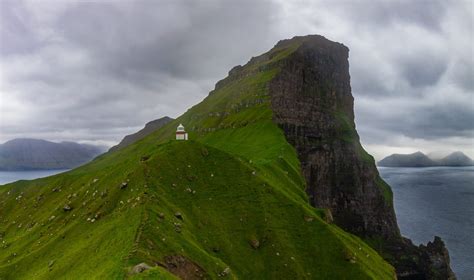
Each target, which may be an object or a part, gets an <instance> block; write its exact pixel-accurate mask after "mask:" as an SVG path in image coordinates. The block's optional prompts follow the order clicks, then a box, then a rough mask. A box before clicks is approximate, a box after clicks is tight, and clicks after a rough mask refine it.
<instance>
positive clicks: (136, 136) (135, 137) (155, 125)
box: [109, 116, 173, 152]
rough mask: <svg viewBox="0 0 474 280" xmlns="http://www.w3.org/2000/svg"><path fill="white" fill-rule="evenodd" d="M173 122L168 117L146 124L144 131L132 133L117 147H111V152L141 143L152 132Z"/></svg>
mask: <svg viewBox="0 0 474 280" xmlns="http://www.w3.org/2000/svg"><path fill="white" fill-rule="evenodd" d="M172 120H173V119H172V118H170V117H168V116H165V117H162V118H159V119H156V120H153V121H150V122H147V123H146V124H145V127H143V128H142V129H140V130H139V131H137V132H135V133H132V134H129V135H127V136H125V137H124V138H123V139H122V140H121V141H120V143H118V144H117V145H115V146H113V147H111V148H110V149H109V152H113V151H116V150H119V149H123V148H125V147H126V146H128V145H130V144H133V143H135V142H136V141H139V140H140V139H143V138H144V137H146V136H147V135H149V134H151V133H152V132H154V131H155V130H157V129H159V128H161V127H163V126H164V125H166V124H167V123H169V122H170V121H172Z"/></svg>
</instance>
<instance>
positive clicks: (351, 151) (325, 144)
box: [269, 35, 454, 279]
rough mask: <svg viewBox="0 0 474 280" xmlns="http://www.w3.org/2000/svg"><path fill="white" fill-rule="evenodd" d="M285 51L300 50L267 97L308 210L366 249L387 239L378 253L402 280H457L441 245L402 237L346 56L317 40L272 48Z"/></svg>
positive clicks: (338, 47) (286, 42)
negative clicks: (290, 150)
mask: <svg viewBox="0 0 474 280" xmlns="http://www.w3.org/2000/svg"><path fill="white" fill-rule="evenodd" d="M288 48H296V49H295V51H294V52H293V53H292V54H291V55H289V56H288V58H287V59H285V60H282V61H281V62H280V65H279V66H280V72H279V74H278V75H277V76H276V77H275V78H274V79H273V80H272V81H271V82H270V84H269V94H270V97H271V105H272V109H273V113H274V116H273V119H274V121H275V122H276V123H278V125H279V126H280V127H281V128H282V130H283V131H284V133H285V136H286V138H287V140H288V142H289V143H290V144H292V145H293V146H294V147H295V148H296V150H297V153H298V157H299V159H300V161H301V168H302V173H303V175H304V177H305V179H306V183H307V189H306V191H307V193H308V195H309V197H310V203H311V204H312V205H313V206H315V207H321V208H327V209H330V210H331V212H332V215H333V217H334V221H335V223H336V224H337V225H339V226H340V227H342V228H343V229H345V230H347V231H349V232H352V233H354V234H356V235H359V236H361V237H362V238H364V239H366V240H368V241H369V243H370V240H384V242H379V248H378V249H379V251H381V253H382V254H383V255H386V256H387V259H388V260H389V261H390V262H391V263H392V264H393V265H394V266H395V267H396V269H397V272H398V275H399V277H400V278H405V279H448V278H453V277H454V275H453V273H452V271H451V269H450V268H449V255H448V253H447V250H446V248H445V247H444V244H443V242H442V241H441V239H439V238H436V239H435V241H434V243H430V244H428V246H427V247H424V246H421V247H419V248H418V247H415V246H414V245H412V243H411V242H410V241H409V240H406V239H403V238H402V237H401V236H400V232H399V229H398V225H397V221H396V217H395V213H394V209H393V199H392V192H391V190H390V187H389V186H388V185H387V184H386V183H385V182H384V181H383V180H382V179H381V178H380V176H379V174H378V171H377V168H376V167H375V163H374V160H373V158H372V156H370V155H369V154H367V153H366V152H365V150H364V149H363V148H362V146H361V144H360V142H359V136H358V134H357V132H356V130H355V124H354V111H353V97H352V94H351V87H350V76H349V63H348V53H349V49H348V48H347V47H345V46H344V45H342V44H339V43H336V42H332V41H329V40H327V39H325V38H324V37H322V36H316V35H315V36H306V37H295V38H293V39H291V40H283V41H280V42H279V43H278V44H277V45H276V46H275V49H288ZM376 249H377V248H376Z"/></svg>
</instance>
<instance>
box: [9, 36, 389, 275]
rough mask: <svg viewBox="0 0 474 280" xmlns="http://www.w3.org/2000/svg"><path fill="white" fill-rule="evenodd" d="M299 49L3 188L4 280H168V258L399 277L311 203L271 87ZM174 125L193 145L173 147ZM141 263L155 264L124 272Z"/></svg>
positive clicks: (248, 271) (265, 270)
mask: <svg viewBox="0 0 474 280" xmlns="http://www.w3.org/2000/svg"><path fill="white" fill-rule="evenodd" d="M294 48H295V46H293V45H290V46H288V47H287V48H286V49H279V50H274V51H273V52H272V53H271V55H270V56H269V57H268V59H266V60H259V61H258V62H255V63H250V64H249V65H246V66H244V69H243V70H242V71H249V73H250V72H252V75H248V76H246V75H243V77H242V78H239V79H229V78H228V79H227V81H226V83H225V84H224V85H223V86H222V87H220V88H219V89H217V90H215V91H214V92H212V94H211V95H209V96H208V97H207V98H206V99H205V100H204V101H203V102H201V103H200V104H198V105H196V106H194V107H193V108H191V109H190V110H188V111H187V112H186V113H185V114H184V115H183V116H181V117H179V118H178V119H177V120H175V121H173V122H171V123H170V124H168V125H166V126H165V127H163V128H161V129H160V130H158V131H156V132H155V133H153V134H151V135H149V136H148V137H146V138H144V139H142V140H141V141H138V142H136V143H134V144H132V145H131V146H128V147H126V148H124V149H122V150H119V151H116V152H113V153H108V154H104V155H102V156H100V157H99V158H97V159H96V160H94V161H93V162H91V163H89V164H87V165H85V166H83V167H80V168H78V169H75V170H72V171H69V172H66V173H63V174H59V175H56V176H52V177H48V178H43V179H38V180H33V181H20V182H17V183H13V184H8V185H6V186H2V187H0V236H1V239H0V246H1V247H0V279H123V278H134V279H174V278H175V277H174V276H173V275H172V274H170V273H169V272H168V271H167V270H166V269H165V268H163V267H162V266H163V265H164V259H165V257H166V256H172V255H182V256H185V257H186V258H188V259H189V260H192V261H193V262H194V263H196V264H197V265H199V266H200V267H201V268H202V269H203V270H204V271H206V273H207V277H208V278H212V279H215V278H222V277H219V276H218V274H219V273H221V272H222V271H224V270H225V269H226V268H227V267H228V268H229V269H230V273H229V274H228V275H227V276H226V277H227V278H229V279H394V278H395V273H394V270H393V268H392V267H391V266H390V265H389V264H387V263H386V262H385V261H383V259H382V258H381V257H380V256H379V255H378V254H377V253H376V252H375V251H374V250H372V249H371V248H370V247H369V246H368V245H366V244H365V243H364V242H363V241H361V240H360V239H359V238H357V237H355V236H353V235H351V234H348V233H346V232H344V231H343V230H341V229H339V228H338V227H336V226H334V225H332V224H328V223H326V222H325V221H324V210H323V209H315V208H312V207H311V206H309V204H308V203H307V197H306V194H305V192H304V187H305V186H304V180H303V178H302V175H301V174H300V166H299V161H298V159H297V156H296V153H295V151H294V149H293V148H292V147H291V146H290V145H289V144H288V143H287V142H286V140H285V137H284V135H283V133H282V131H281V130H280V129H279V128H278V127H277V126H276V125H275V124H273V123H272V121H271V117H272V112H271V110H270V106H269V100H268V96H267V91H266V84H267V82H268V81H269V80H270V79H272V78H273V77H274V76H275V75H276V74H277V73H278V68H276V67H275V66H274V65H276V64H275V62H276V61H278V60H280V59H284V58H285V56H287V55H290V54H291V52H292V51H293V50H294ZM256 69H260V70H258V71H257V70H256ZM178 123H183V124H184V125H185V127H186V128H187V129H188V130H189V133H190V138H191V139H192V140H191V141H186V142H184V141H181V142H180V141H174V140H172V139H173V136H174V131H175V129H176V126H177V124H178ZM122 182H128V185H127V187H126V188H123V189H122V188H120V185H121V183H122ZM66 204H67V205H70V206H72V208H73V209H72V210H71V211H68V212H65V211H64V210H63V206H64V205H66ZM176 212H180V213H181V214H182V216H183V219H182V220H180V219H177V218H176V217H175V215H174V214H175V213H176ZM162 214H164V218H162V217H160V215H162ZM53 217H54V218H53ZM92 219H95V220H92ZM92 221H93V222H92ZM177 224H179V226H177ZM178 231H180V232H178ZM256 241H258V243H259V246H258V248H253V247H252V246H251V243H255V242H256ZM141 262H146V263H148V264H150V265H152V266H154V265H155V264H161V265H162V266H160V265H157V266H154V268H153V269H151V270H149V271H146V272H144V273H142V274H139V275H134V276H131V275H129V271H130V269H131V268H132V267H133V266H135V265H136V264H138V263H141Z"/></svg>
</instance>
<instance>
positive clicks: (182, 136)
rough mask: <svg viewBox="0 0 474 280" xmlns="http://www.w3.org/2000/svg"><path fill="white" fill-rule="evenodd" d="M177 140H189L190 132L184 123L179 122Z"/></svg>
mask: <svg viewBox="0 0 474 280" xmlns="http://www.w3.org/2000/svg"><path fill="white" fill-rule="evenodd" d="M176 140H188V133H187V132H186V131H185V130H184V126H183V125H182V124H179V125H178V127H177V128H176Z"/></svg>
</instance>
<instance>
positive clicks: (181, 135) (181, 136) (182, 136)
mask: <svg viewBox="0 0 474 280" xmlns="http://www.w3.org/2000/svg"><path fill="white" fill-rule="evenodd" d="M176 140H188V134H187V133H176Z"/></svg>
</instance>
